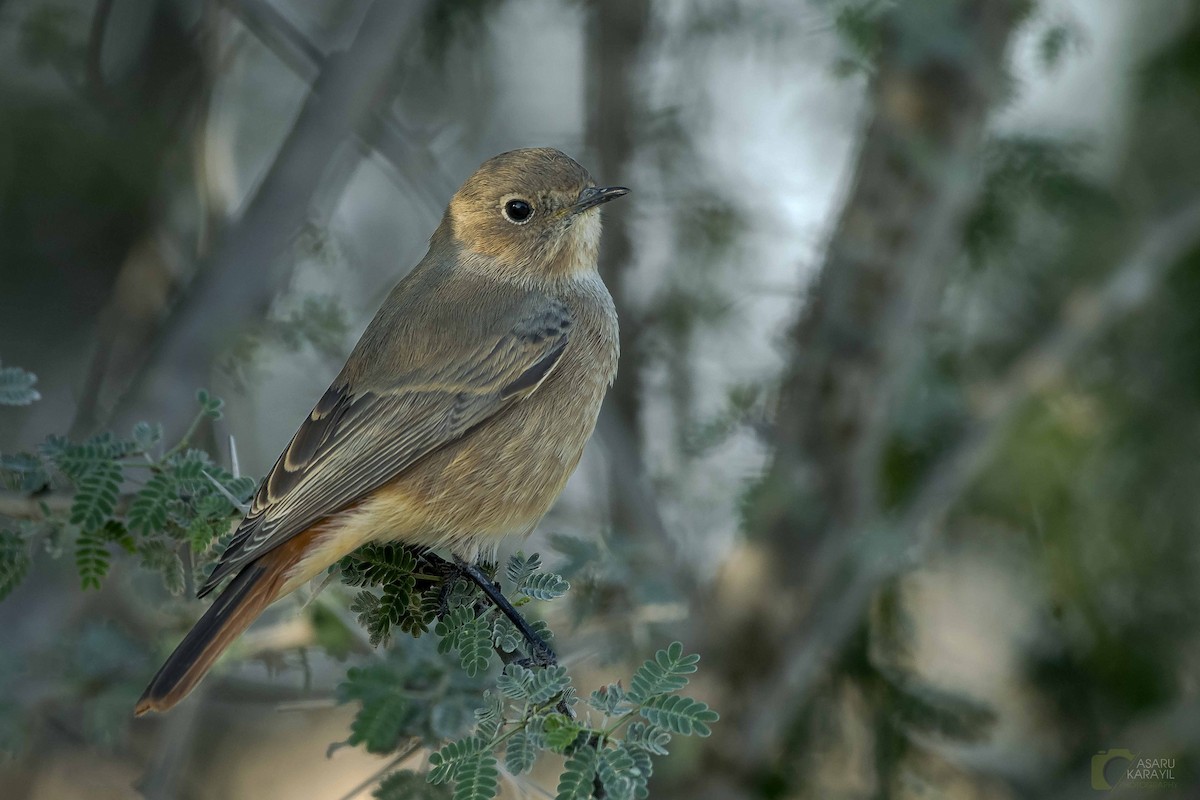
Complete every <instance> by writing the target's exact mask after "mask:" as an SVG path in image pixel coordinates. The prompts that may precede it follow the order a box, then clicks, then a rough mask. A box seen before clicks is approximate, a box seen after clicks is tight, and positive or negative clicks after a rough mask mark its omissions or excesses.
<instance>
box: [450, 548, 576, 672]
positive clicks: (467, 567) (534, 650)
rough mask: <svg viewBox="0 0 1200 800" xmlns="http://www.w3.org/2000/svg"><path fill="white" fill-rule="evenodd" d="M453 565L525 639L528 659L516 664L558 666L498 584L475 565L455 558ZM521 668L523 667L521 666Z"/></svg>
mask: <svg viewBox="0 0 1200 800" xmlns="http://www.w3.org/2000/svg"><path fill="white" fill-rule="evenodd" d="M454 565H455V566H456V567H457V569H458V570H459V574H460V575H464V576H466V577H467V578H470V579H471V581H472V582H474V583H475V585H476V586H478V587H479V588H480V589H481V590H482V591H483V593H484V595H486V596H487V598H488V600H490V601H491V602H492V605H494V606H495V607H496V608H498V609H500V613H502V614H504V616H506V617H508V619H509V621H510V622H512V624H513V625H515V626H516V628H517V630H518V631H520V632H521V636H523V637H524V638H525V642H526V644H527V645H528V646H529V654H530V658H528V659H520V660H519V661H518V662H517V663H521V662H522V661H525V662H528V665H530V666H537V667H553V666H555V665H556V664H558V656H556V655H555V654H554V651H553V650H551V649H550V645H548V644H546V641H545V640H544V639H542V637H541V636H540V635H539V634H538V632H537V631H535V630H534V629H533V626H532V625H530V624H529V621H528V620H526V619H525V617H524V616H522V615H521V612H519V611H517V609H516V607H515V606H513V604H512V603H510V602H509V601H508V598H507V597H505V596H504V593H503V592H501V591H500V585H499V584H498V583H496V582H495V581H493V580H492V579H491V578H490V577H488V575H487V573H485V572H484V571H483V570H481V569H480V568H479V565H477V564H469V563H467V562H466V561H463V560H462V559H461V558H457V557H456V558H455V559H454ZM523 666H525V665H524V664H523Z"/></svg>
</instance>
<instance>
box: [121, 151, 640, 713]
mask: <svg viewBox="0 0 1200 800" xmlns="http://www.w3.org/2000/svg"><path fill="white" fill-rule="evenodd" d="M628 191H629V190H628V189H626V188H625V187H621V186H610V187H599V186H597V185H596V182H595V181H594V180H593V179H592V178H591V176H590V175H589V174H588V171H587V170H586V169H584V168H583V167H582V166H581V165H580V164H578V163H577V162H576V161H575V160H573V159H572V158H570V157H569V156H567V155H565V154H564V153H562V152H560V151H558V150H555V149H553V148H545V147H539V148H527V149H521V150H512V151H509V152H506V153H501V154H500V155H497V156H495V157H493V158H491V159H489V160H487V161H485V162H484V163H483V164H482V165H481V166H480V167H479V168H478V169H477V170H476V171H475V172H474V173H473V174H472V175H471V176H470V177H469V178H468V179H467V180H466V182H465V183H464V184H463V185H462V186H461V187H460V188H459V189H458V191H457V192H455V194H454V196H453V198H452V199H451V200H450V203H449V206H448V207H447V209H446V211H445V214H444V215H443V217H442V220H441V222H440V224H439V225H438V227H437V229H436V230H435V231H434V233H433V235H432V236H431V237H430V240H429V250H428V252H427V253H426V255H425V257H424V258H423V259H421V261H420V262H419V263H418V264H417V266H416V267H414V268H413V269H412V270H411V272H409V273H408V274H407V275H406V276H405V277H404V278H402V279H401V280H400V281H399V283H398V284H397V285H396V286H395V288H393V289H392V291H391V293H390V294H389V295H388V296H387V298H386V300H385V301H384V303H383V304H382V306H381V307H380V309H379V311H378V312H377V313H376V314H375V316H374V318H373V319H372V320H371V322H370V324H369V325H368V326H367V328H366V330H365V331H364V333H363V335H362V337H361V338H360V339H359V341H358V343H357V345H356V346H355V347H354V349H353V350H352V352H351V353H350V356H349V357H348V359H347V361H346V364H345V366H344V367H343V368H342V370H341V372H339V373H338V375H337V377H336V378H335V379H334V380H333V382H332V383H331V384H330V386H329V388H328V389H327V390H326V391H325V393H324V394H323V395H322V396H321V398H320V399H319V400H318V401H317V403H316V405H315V406H314V407H313V409H312V412H311V413H310V414H309V415H308V416H307V417H306V418H305V419H304V420H303V422H301V424H300V427H299V429H298V430H297V431H296V433H295V435H294V436H293V437H292V439H291V441H290V442H289V443H288V445H287V447H286V448H285V449H284V451H283V453H282V454H281V455H280V456H279V458H278V460H277V461H276V462H275V465H274V467H272V469H271V470H270V472H269V473H268V474H267V475H266V477H265V478H264V479H263V481H262V483H261V484H260V485H259V487H258V489H257V491H256V493H255V495H254V497H253V500H252V501H251V504H250V507H249V510H248V512H247V513H246V516H245V518H244V519H243V520H242V521H241V523H240V524H239V525H238V527H237V529H236V532H235V533H234V535H233V537H232V539H231V540H230V543H229V545H228V546H227V547H226V549H225V550H224V552H223V554H222V555H221V557H220V559H219V560H218V562H217V564H216V566H215V567H214V568H213V570H212V573H211V575H210V576H209V578H208V579H207V581H206V582H205V583H204V584H203V585H202V586H201V587H200V589H199V592H198V594H199V596H200V597H204V596H206V595H208V594H210V593H212V592H213V591H214V590H215V589H216V588H217V587H218V586H219V585H220V584H221V583H222V582H224V581H225V580H226V579H231V580H230V581H229V583H228V585H226V587H225V588H224V590H223V591H222V592H221V593H220V595H219V596H218V597H217V598H216V600H215V601H214V602H213V603H212V605H211V606H209V608H208V609H207V610H206V612H205V613H204V615H203V616H202V617H201V618H200V620H199V621H198V622H197V623H196V624H195V626H193V627H192V629H191V630H190V632H189V633H188V634H187V635H186V636H185V637H184V639H183V641H182V642H181V643H180V644H179V646H178V647H177V648H176V649H175V651H174V652H173V653H172V654H171V655H170V656H169V657H168V658H167V660H166V662H165V663H164V664H163V666H162V667H161V668H160V669H159V670H158V673H157V674H156V675H155V676H154V678H153V679H152V680H151V681H150V684H149V686H147V688H146V690H145V692H144V693H143V694H142V696H141V698H140V699H139V700H138V702H137V705H136V706H135V709H134V712H135V714H137V715H138V716H141V715H142V714H144V713H146V712H148V711H165V710H167V709H170V708H171V707H173V706H174V705H176V704H177V703H178V702H179V701H180V700H182V699H183V698H184V697H185V696H187V694H188V693H189V692H190V691H191V690H192V689H193V688H195V686H196V684H197V683H198V682H199V681H200V680H201V678H203V677H204V675H205V674H206V673H207V672H208V670H209V669H210V668H211V667H212V665H213V663H214V662H215V661H216V660H217V658H218V656H220V655H221V653H222V652H223V651H224V650H225V649H226V648H228V647H229V646H230V644H232V643H233V641H234V640H236V639H237V637H238V636H240V635H241V634H242V632H244V631H245V630H246V629H247V628H248V627H249V626H250V624H251V623H252V622H253V621H254V620H255V619H256V618H258V616H259V615H260V614H262V612H263V611H264V610H265V609H266V608H267V606H269V605H270V604H271V603H273V602H275V601H276V600H278V599H280V598H281V597H283V596H285V595H287V594H289V593H290V592H292V591H294V590H295V589H297V588H298V587H300V586H302V585H304V584H305V583H307V582H308V581H310V580H311V579H313V578H314V577H316V576H317V575H319V574H320V573H322V572H324V571H325V570H327V569H328V568H329V567H331V566H332V565H333V564H335V563H337V561H338V560H339V559H341V558H342V557H344V556H346V555H348V554H349V553H351V552H353V551H354V550H356V549H357V548H359V547H361V546H362V545H365V544H368V543H371V542H381V543H382V542H399V543H403V544H406V545H413V546H418V547H423V548H430V549H441V550H442V551H443V552H445V551H448V552H450V553H452V554H453V555H454V556H455V557H456V558H458V559H461V560H463V563H467V562H474V561H476V560H477V559H478V558H479V557H480V555H481V554H484V553H487V552H492V551H494V549H495V546H496V545H497V544H498V543H499V542H500V541H501V540H502V539H504V538H505V537H509V536H514V537H521V536H526V535H528V534H529V533H530V532H531V531H532V530H533V529H534V527H535V526H536V525H537V523H538V521H539V520H540V519H541V517H542V516H543V515H544V514H545V513H546V512H547V511H548V510H549V508H550V507H551V505H552V504H553V503H554V501H555V500H556V499H557V498H558V496H559V494H560V493H561V492H562V490H563V487H564V486H565V484H566V482H567V479H568V477H570V475H571V474H572V473H573V472H574V470H575V467H576V466H577V465H578V463H579V460H580V457H581V455H582V453H583V449H584V445H585V444H586V442H587V441H588V439H589V438H590V437H591V434H592V431H593V430H594V429H595V426H596V420H597V417H598V415H599V411H600V405H601V402H602V400H603V398H604V395H605V394H606V392H607V390H608V389H609V387H610V386H611V385H612V383H613V381H614V379H615V377H616V371H617V361H618V356H619V348H618V327H617V313H616V308H615V306H614V303H613V300H612V297H611V295H610V294H609V292H608V290H607V288H606V287H605V285H604V282H603V280H602V279H601V277H600V274H599V271H598V268H597V264H598V256H599V247H600V229H601V225H600V206H601V205H603V204H604V203H607V202H609V201H610V200H613V199H615V198H618V197H621V196H623V195H625V194H627V193H628Z"/></svg>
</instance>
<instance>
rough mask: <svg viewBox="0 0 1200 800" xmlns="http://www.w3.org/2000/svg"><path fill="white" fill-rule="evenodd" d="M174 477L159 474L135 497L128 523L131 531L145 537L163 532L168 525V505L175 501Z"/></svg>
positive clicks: (130, 506) (130, 508)
mask: <svg viewBox="0 0 1200 800" xmlns="http://www.w3.org/2000/svg"><path fill="white" fill-rule="evenodd" d="M175 496H176V491H175V480H174V478H173V476H171V475H169V474H167V473H165V472H159V473H157V474H155V475H154V476H153V477H152V478H150V480H148V481H146V485H145V486H143V487H142V488H141V490H140V491H139V492H138V493H137V495H135V496H134V498H133V502H132V503H130V505H129V514H128V517H127V522H128V524H129V528H130V530H133V531H136V532H138V533H140V534H142V535H143V536H148V535H150V534H152V533H158V532H159V531H162V530H163V529H164V528H165V527H166V525H167V503H169V502H171V501H172V500H174V499H175Z"/></svg>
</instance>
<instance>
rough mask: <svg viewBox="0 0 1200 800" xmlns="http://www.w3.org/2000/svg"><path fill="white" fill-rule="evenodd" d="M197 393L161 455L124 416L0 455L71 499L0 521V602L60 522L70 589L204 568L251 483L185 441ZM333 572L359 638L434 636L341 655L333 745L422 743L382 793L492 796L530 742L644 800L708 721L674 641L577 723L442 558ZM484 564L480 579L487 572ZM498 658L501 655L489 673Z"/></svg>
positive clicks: (576, 784) (379, 547) (519, 638)
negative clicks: (371, 656) (121, 426)
mask: <svg viewBox="0 0 1200 800" xmlns="http://www.w3.org/2000/svg"><path fill="white" fill-rule="evenodd" d="M29 385H32V381H29ZM197 401H198V403H199V406H200V409H199V411H198V413H197V415H196V417H195V419H194V420H193V422H192V424H191V426H190V427H189V428H188V430H187V432H186V433H185V434H184V436H183V437H182V438H181V439H180V440H179V441H178V442H176V443H175V444H174V445H173V446H172V447H170V448H169V449H166V450H165V451H164V450H163V445H162V438H163V434H162V429H161V427H160V426H157V425H150V424H147V423H139V424H138V425H136V426H135V427H134V429H133V430H132V432H131V434H130V436H129V437H127V438H119V437H116V436H113V435H112V434H109V433H104V434H99V435H96V436H92V437H90V438H88V439H86V440H84V441H82V442H72V441H68V440H67V439H64V438H62V437H57V436H51V437H50V438H48V439H47V440H46V441H45V442H44V443H43V444H42V445H41V446H40V447H39V448H38V449H37V451H36V452H32V453H16V454H9V455H6V456H5V457H4V459H3V460H2V461H0V480H2V481H3V483H4V484H5V485H7V486H9V487H11V488H13V489H17V490H19V491H21V492H24V493H33V492H38V491H41V490H44V489H48V488H54V489H56V490H59V491H63V492H67V491H69V492H70V493H71V494H70V498H71V499H70V503H69V505H67V506H65V507H64V508H62V509H61V510H59V511H52V510H51V508H50V507H49V506H48V505H47V504H45V503H42V505H41V507H40V512H41V514H40V518H39V519H37V520H23V521H19V522H17V521H14V522H12V523H9V522H5V523H4V524H3V526H2V527H0V599H3V597H4V596H6V595H7V594H9V593H10V592H11V591H12V590H13V589H14V588H15V587H16V586H17V585H18V584H19V583H20V582H21V580H22V579H23V578H24V576H25V575H26V574H27V572H28V571H29V568H30V566H31V564H32V552H33V545H34V542H36V541H37V540H39V539H43V538H44V539H45V540H47V541H48V542H49V541H51V540H54V541H57V540H58V539H59V538H60V537H61V535H62V534H63V533H64V532H65V533H66V535H67V536H68V537H73V539H74V549H73V552H74V560H75V565H76V568H77V571H78V573H79V581H80V585H81V588H82V589H83V590H85V591H87V590H95V589H99V588H100V586H101V584H102V582H103V581H104V579H105V578H106V576H107V575H108V572H109V570H110V567H111V565H112V563H113V559H114V556H116V555H118V554H125V555H126V556H130V557H136V558H137V559H138V561H139V562H140V564H141V565H142V567H143V568H145V569H147V570H150V571H152V572H154V573H157V574H158V575H159V576H160V577H161V579H162V582H163V585H164V586H165V587H166V589H167V590H168V591H169V592H170V593H172V594H180V593H182V592H183V590H184V588H185V586H186V585H187V569H188V568H189V567H185V564H189V565H191V566H190V568H191V569H193V570H197V571H198V573H199V574H195V575H193V580H197V579H200V578H202V577H203V574H204V572H205V571H206V570H207V568H208V567H209V566H210V565H211V563H212V562H213V561H214V559H215V558H216V557H217V556H218V555H219V553H220V551H221V548H222V547H223V546H224V544H225V542H226V541H227V539H228V534H229V533H230V532H231V531H232V528H233V523H234V522H235V521H236V519H237V518H238V515H239V514H240V513H241V511H242V508H243V506H244V503H245V501H246V500H247V499H248V498H249V497H250V496H251V494H252V493H253V491H254V488H255V487H254V482H253V481H252V480H250V479H248V478H245V477H242V476H237V475H234V474H232V473H230V472H229V471H227V470H225V469H224V468H222V467H220V466H219V465H217V464H216V463H214V461H213V460H212V458H211V457H210V456H209V455H208V453H206V452H204V451H202V450H198V449H194V448H191V447H189V442H190V440H191V439H192V438H193V437H194V436H195V434H196V432H197V430H198V429H199V427H200V426H201V424H202V423H204V422H205V421H206V420H212V419H217V418H219V417H220V415H221V413H222V403H221V401H220V399H218V398H215V397H213V396H211V395H210V394H208V393H207V392H205V391H203V390H202V391H200V392H198V393H197ZM47 550H48V551H49V552H51V554H56V553H60V552H61V548H55V547H49V546H48V547H47ZM339 568H340V572H341V576H342V581H343V583H344V584H345V585H347V586H349V587H351V588H354V589H357V590H358V591H357V593H356V594H355V595H354V597H353V599H352V601H351V604H350V610H351V611H352V612H353V613H355V614H356V615H357V619H358V623H359V624H360V625H361V626H362V627H363V628H364V630H365V631H366V633H367V636H368V638H369V641H370V643H371V645H372V646H380V645H386V644H389V643H391V641H392V639H393V634H394V633H395V632H396V631H397V630H399V631H401V632H404V633H409V634H412V635H413V636H414V637H423V635H424V634H426V633H429V632H430V631H431V630H432V633H433V634H434V636H433V638H434V639H436V642H431V641H429V638H422V639H420V641H418V642H413V643H412V644H409V645H406V646H405V647H404V648H403V649H404V652H403V653H402V654H400V653H398V652H397V651H396V650H393V651H392V654H391V655H389V656H388V657H384V658H381V659H378V660H376V661H374V662H372V663H369V664H366V665H363V666H352V667H350V669H349V670H348V672H347V674H346V679H345V680H344V681H343V682H342V683H341V684H340V685H339V687H338V692H337V694H338V699H339V701H340V702H342V703H350V702H353V703H357V704H358V707H359V708H358V711H357V713H356V714H355V717H354V720H353V722H352V723H351V726H350V733H349V736H348V737H347V738H346V740H345V741H344V742H341V743H340V744H341V745H350V746H361V747H363V748H364V749H365V750H367V751H368V752H371V753H377V754H388V753H393V752H395V751H397V750H398V749H400V748H401V747H402V746H405V744H406V743H407V742H408V741H410V740H414V739H415V740H417V741H419V742H421V743H422V744H423V745H424V746H426V747H429V748H431V749H433V750H434V752H432V754H431V755H430V757H429V772H428V775H427V776H417V775H414V774H411V773H407V772H397V773H394V774H392V775H389V776H387V777H386V778H385V779H384V780H383V781H382V783H381V784H380V785H379V787H378V789H377V791H376V793H375V796H376V797H379V798H383V800H388V798H404V797H412V796H421V797H424V796H437V794H436V793H437V792H440V791H442V787H443V786H445V787H447V788H448V787H451V786H452V787H453V788H452V790H450V791H449V796H451V797H453V798H455V800H484V798H491V797H494V796H495V795H496V794H497V792H498V791H499V776H500V764H501V763H502V762H503V764H504V768H505V769H506V770H507V771H508V772H509V773H511V774H513V775H522V774H524V773H527V772H529V771H530V770H531V769H532V768H533V766H534V763H535V762H536V760H537V758H538V756H539V755H540V754H541V753H544V752H550V753H554V754H557V755H561V756H565V758H566V761H565V764H564V768H563V771H562V774H561V776H560V778H559V783H558V795H557V796H558V797H560V798H584V797H590V796H591V794H592V792H593V790H594V789H596V790H602V791H603V792H606V793H607V796H608V797H612V798H618V799H619V798H631V799H632V798H635V797H645V796H646V795H647V789H646V783H647V780H648V779H649V777H650V772H651V756H662V755H665V754H666V753H667V749H666V746H667V745H668V744H669V742H670V740H671V737H672V736H673V735H684V736H688V735H698V736H707V735H708V734H709V727H708V725H709V724H710V723H711V722H713V721H715V720H716V718H717V715H716V713H715V712H713V711H712V710H711V709H709V708H708V706H707V705H705V704H704V703H702V702H699V701H697V700H693V699H691V698H688V697H683V696H681V695H678V694H676V693H677V692H679V691H680V690H682V689H684V688H685V687H686V685H687V683H688V677H689V676H690V675H691V674H692V673H694V672H695V671H696V664H697V662H698V661H699V657H698V656H695V655H684V653H683V648H682V645H680V644H679V643H678V642H677V643H675V644H672V645H671V646H670V647H668V648H667V649H666V650H660V651H658V653H657V655H656V656H655V658H654V659H652V660H650V661H647V662H646V663H645V664H643V665H642V667H640V668H639V669H638V670H637V671H636V672H635V673H634V675H633V678H632V682H631V687H632V688H631V690H630V691H629V692H628V693H627V692H625V691H624V690H622V688H621V686H620V684H611V685H609V686H607V687H604V688H603V689H600V690H598V691H596V692H593V693H592V695H591V697H590V699H589V700H588V703H587V706H588V710H587V712H586V716H585V717H584V718H582V719H581V718H579V717H578V716H577V714H576V712H575V710H574V708H575V706H576V705H577V698H576V694H575V690H574V688H573V686H572V681H571V677H570V676H569V675H568V674H567V670H566V669H565V668H564V667H561V666H558V665H556V664H554V663H547V655H546V652H545V651H544V650H543V648H542V647H541V646H540V644H535V643H533V642H530V641H527V640H526V638H525V636H523V635H522V634H521V632H520V630H519V629H518V628H517V626H516V625H515V624H514V623H513V622H512V621H511V620H510V619H509V618H508V617H506V616H505V615H504V614H503V613H502V612H501V610H500V609H498V608H497V607H496V606H495V605H493V604H492V603H491V602H490V601H488V600H487V598H486V597H485V595H484V594H483V593H482V591H481V590H480V589H479V588H478V587H476V586H474V585H473V584H470V583H469V582H468V581H466V580H465V579H464V578H463V577H462V576H461V575H460V574H459V572H458V570H457V569H456V568H454V567H452V566H450V565H448V564H447V563H446V562H443V561H442V560H441V559H439V558H437V557H436V556H434V555H432V554H431V553H429V552H427V551H424V550H420V549H415V548H410V547H406V546H402V545H397V544H370V545H366V546H364V547H362V548H360V549H359V550H357V551H355V552H354V553H353V554H352V555H350V556H348V557H346V558H345V559H343V560H342V561H341V563H340V564H339ZM484 569H485V571H486V573H487V574H488V575H489V576H495V574H496V569H495V567H494V566H493V565H484ZM503 580H504V584H505V585H504V591H505V595H506V596H507V597H508V598H510V602H512V603H513V605H514V606H527V605H528V604H529V603H531V602H534V601H541V602H546V601H551V600H554V599H557V598H559V597H562V596H563V595H564V594H566V592H567V591H568V590H569V588H570V584H569V583H568V582H567V580H566V579H564V578H563V577H562V576H561V575H558V574H556V573H554V572H550V571H547V570H545V569H544V568H543V565H542V560H541V557H540V556H539V555H537V554H532V555H529V556H526V555H524V554H523V553H517V554H515V555H513V556H512V557H510V558H509V559H508V562H507V563H506V565H505V568H504V570H503ZM530 627H531V629H532V630H533V631H535V632H536V634H537V635H538V637H539V638H540V639H541V640H542V642H549V641H551V635H550V631H549V629H548V628H547V626H546V625H545V623H544V622H541V621H538V620H535V621H533V622H532V623H530ZM106 635H107V634H106ZM447 657H450V659H451V660H448V659H447ZM127 660H128V659H127ZM497 660H499V661H500V662H502V663H503V665H504V666H503V669H502V670H500V671H497V670H496V668H495V667H496V661H497ZM134 661H135V662H136V660H134ZM551 662H552V658H551ZM93 663H94V664H101V663H102V662H101V661H95V662H93ZM127 695H128V691H127V687H123V685H114V686H113V688H112V689H111V690H109V689H106V690H104V691H103V692H102V693H101V694H100V695H99V696H98V697H97V698H94V699H93V701H92V702H90V703H89V704H88V705H87V706H86V709H87V714H88V715H90V716H89V717H88V719H92V720H93V722H92V723H88V724H94V725H95V726H96V731H97V736H99V737H102V738H103V737H109V738H110V739H111V737H112V736H113V735H115V734H114V731H117V730H123V729H124V726H125V725H126V724H127V722H125V721H121V722H120V723H119V724H118V723H115V722H113V720H115V719H116V717H114V715H117V714H120V715H124V716H122V717H121V719H122V720H125V719H127V717H128V714H127V712H128V708H129V705H130V704H131V703H132V696H127ZM639 717H640V718H641V721H638V722H635V721H634V720H635V718H639ZM622 731H623V734H622ZM447 740H449V742H448V743H446V742H447ZM426 778H427V779H428V782H429V783H430V784H433V785H434V787H436V788H434V787H430V786H428V785H427V784H426V783H425V780H426ZM425 790H428V791H429V792H432V793H433V795H429V794H426V793H424V791H425Z"/></svg>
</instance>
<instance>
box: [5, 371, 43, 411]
mask: <svg viewBox="0 0 1200 800" xmlns="http://www.w3.org/2000/svg"><path fill="white" fill-rule="evenodd" d="M35 383H37V375H34V374H33V373H32V372H26V371H25V370H23V369H21V368H20V367H5V366H3V365H2V364H0V406H27V405H29V404H30V403H32V402H34V401H35V400H38V399H40V398H41V395H40V394H38V391H37V389H34V388H33V385H34V384H35Z"/></svg>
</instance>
